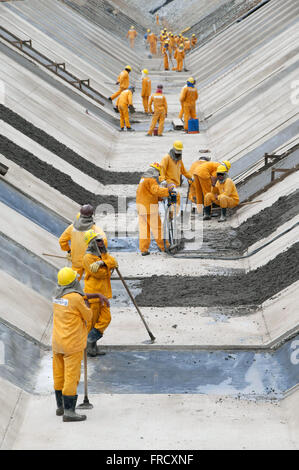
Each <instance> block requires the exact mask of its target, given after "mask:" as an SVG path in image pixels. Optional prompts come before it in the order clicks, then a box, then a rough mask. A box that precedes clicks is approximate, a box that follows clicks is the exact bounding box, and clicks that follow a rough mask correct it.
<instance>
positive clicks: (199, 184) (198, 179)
mask: <svg viewBox="0 0 299 470" xmlns="http://www.w3.org/2000/svg"><path fill="white" fill-rule="evenodd" d="M219 165H224V166H225V167H226V168H227V170H229V169H230V167H231V164H230V162H229V161H228V160H224V161H223V162H211V161H209V162H206V163H203V164H202V165H200V166H199V167H197V168H196V169H195V170H193V177H194V183H195V192H196V204H197V210H198V212H200V210H201V208H200V207H199V205H200V204H204V198H205V196H206V194H207V193H210V192H211V191H212V186H213V185H215V183H216V178H217V168H218V166H219Z"/></svg>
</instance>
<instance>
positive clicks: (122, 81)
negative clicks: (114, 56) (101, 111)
mask: <svg viewBox="0 0 299 470" xmlns="http://www.w3.org/2000/svg"><path fill="white" fill-rule="evenodd" d="M117 82H118V83H119V90H118V91H116V92H115V93H113V95H111V97H110V98H111V99H112V100H114V99H115V98H117V97H118V96H119V95H120V94H121V92H122V91H124V90H126V89H127V88H129V84H130V77H129V72H128V71H127V70H123V71H122V72H121V73H120V74H119V76H118V79H117Z"/></svg>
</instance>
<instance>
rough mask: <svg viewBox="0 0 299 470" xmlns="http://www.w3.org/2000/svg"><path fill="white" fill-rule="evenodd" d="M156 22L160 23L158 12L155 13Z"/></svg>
mask: <svg viewBox="0 0 299 470" xmlns="http://www.w3.org/2000/svg"><path fill="white" fill-rule="evenodd" d="M156 24H160V23H159V14H158V13H157V14H156Z"/></svg>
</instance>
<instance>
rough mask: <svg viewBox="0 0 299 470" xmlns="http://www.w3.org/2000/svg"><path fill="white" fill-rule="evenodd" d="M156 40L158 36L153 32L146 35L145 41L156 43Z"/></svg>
mask: <svg viewBox="0 0 299 470" xmlns="http://www.w3.org/2000/svg"><path fill="white" fill-rule="evenodd" d="M157 41H158V38H157V36H156V35H155V33H150V34H149V35H148V36H147V42H149V43H157Z"/></svg>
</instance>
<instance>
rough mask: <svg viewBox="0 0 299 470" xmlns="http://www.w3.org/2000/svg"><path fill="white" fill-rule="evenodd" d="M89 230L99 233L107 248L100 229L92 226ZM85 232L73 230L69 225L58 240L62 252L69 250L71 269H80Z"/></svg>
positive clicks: (83, 252) (103, 234)
mask: <svg viewBox="0 0 299 470" xmlns="http://www.w3.org/2000/svg"><path fill="white" fill-rule="evenodd" d="M91 230H95V232H97V233H100V234H101V237H102V238H103V240H104V243H105V245H106V247H107V246H108V242H107V237H106V234H105V232H103V230H102V229H101V228H100V227H97V226H96V225H93V226H92V227H91ZM84 235H85V232H80V231H79V230H76V229H74V225H73V224H71V225H69V226H68V227H67V228H66V229H65V231H64V232H63V233H62V235H61V236H60V238H59V244H60V248H61V249H62V250H63V251H69V250H71V256H72V266H73V268H78V269H79V268H82V263H83V256H84V255H85V251H86V243H85V241H84ZM69 242H70V243H69Z"/></svg>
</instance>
